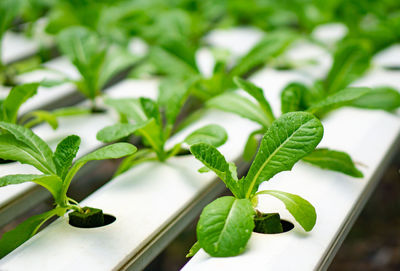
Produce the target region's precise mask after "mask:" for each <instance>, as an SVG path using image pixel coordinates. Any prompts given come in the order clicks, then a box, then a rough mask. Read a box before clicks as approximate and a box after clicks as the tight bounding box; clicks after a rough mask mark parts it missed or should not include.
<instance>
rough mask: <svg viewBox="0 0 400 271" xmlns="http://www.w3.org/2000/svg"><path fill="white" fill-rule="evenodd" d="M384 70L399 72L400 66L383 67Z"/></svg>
mask: <svg viewBox="0 0 400 271" xmlns="http://www.w3.org/2000/svg"><path fill="white" fill-rule="evenodd" d="M385 69H386V70H389V71H400V66H385Z"/></svg>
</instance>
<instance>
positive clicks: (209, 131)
mask: <svg viewBox="0 0 400 271" xmlns="http://www.w3.org/2000/svg"><path fill="white" fill-rule="evenodd" d="M227 139H228V134H227V133H226V131H225V129H224V128H222V127H221V126H219V125H216V124H209V125H206V126H204V127H201V128H199V129H197V130H195V131H194V132H192V133H191V134H190V135H188V136H187V137H186V138H185V140H184V142H185V143H186V144H188V145H194V144H197V143H207V144H210V145H212V146H214V147H219V146H221V145H223V144H224V143H225V142H226V140H227Z"/></svg>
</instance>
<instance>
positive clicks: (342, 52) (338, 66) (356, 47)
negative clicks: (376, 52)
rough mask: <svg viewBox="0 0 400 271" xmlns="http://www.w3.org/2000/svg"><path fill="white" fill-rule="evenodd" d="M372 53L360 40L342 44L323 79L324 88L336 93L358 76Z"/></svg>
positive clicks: (330, 92) (368, 61)
mask: <svg viewBox="0 0 400 271" xmlns="http://www.w3.org/2000/svg"><path fill="white" fill-rule="evenodd" d="M371 55H372V53H371V52H370V50H369V48H368V46H367V45H366V44H363V43H361V42H358V41H357V42H348V43H344V44H342V45H341V46H340V47H339V48H338V50H337V51H336V52H335V55H334V59H333V64H332V68H331V69H330V71H329V73H328V75H327V77H326V79H325V81H324V86H325V90H326V91H327V92H328V93H329V94H333V93H336V92H338V91H340V90H341V89H344V88H345V87H347V86H348V85H349V84H350V83H351V82H353V81H354V80H356V79H357V78H359V77H360V76H361V75H362V74H364V72H365V71H366V70H367V69H368V67H369V64H370V59H371Z"/></svg>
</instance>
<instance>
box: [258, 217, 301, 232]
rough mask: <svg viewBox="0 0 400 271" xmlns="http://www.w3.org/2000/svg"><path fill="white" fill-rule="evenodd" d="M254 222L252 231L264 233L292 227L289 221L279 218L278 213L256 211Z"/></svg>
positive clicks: (283, 230)
mask: <svg viewBox="0 0 400 271" xmlns="http://www.w3.org/2000/svg"><path fill="white" fill-rule="evenodd" d="M254 224H255V227H254V230H253V232H258V233H264V234H278V233H284V232H288V231H290V230H291V229H293V228H294V225H293V224H292V223H291V222H289V221H286V220H283V219H281V217H280V216H279V214H278V213H260V212H257V215H256V217H255V218H254Z"/></svg>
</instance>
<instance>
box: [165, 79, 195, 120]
mask: <svg viewBox="0 0 400 271" xmlns="http://www.w3.org/2000/svg"><path fill="white" fill-rule="evenodd" d="M188 90H189V88H188V87H187V86H186V84H185V83H183V82H182V81H181V80H174V79H169V80H163V81H162V82H161V84H160V86H159V94H158V103H159V105H160V106H161V107H162V108H163V109H164V112H165V117H166V121H167V125H169V126H173V125H174V124H175V120H176V118H177V117H178V115H179V113H180V111H181V109H182V107H183V105H184V103H185V100H186V97H187V95H188Z"/></svg>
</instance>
